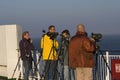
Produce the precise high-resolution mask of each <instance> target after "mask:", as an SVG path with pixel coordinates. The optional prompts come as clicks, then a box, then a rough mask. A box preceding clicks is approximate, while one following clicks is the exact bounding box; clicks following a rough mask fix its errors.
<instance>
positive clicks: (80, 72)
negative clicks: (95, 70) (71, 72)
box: [76, 67, 93, 80]
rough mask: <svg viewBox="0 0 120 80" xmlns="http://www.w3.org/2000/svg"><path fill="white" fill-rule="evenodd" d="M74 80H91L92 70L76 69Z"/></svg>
mask: <svg viewBox="0 0 120 80" xmlns="http://www.w3.org/2000/svg"><path fill="white" fill-rule="evenodd" d="M76 80H93V75H92V68H79V67H78V68H76Z"/></svg>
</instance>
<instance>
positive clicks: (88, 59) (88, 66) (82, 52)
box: [69, 24, 95, 80]
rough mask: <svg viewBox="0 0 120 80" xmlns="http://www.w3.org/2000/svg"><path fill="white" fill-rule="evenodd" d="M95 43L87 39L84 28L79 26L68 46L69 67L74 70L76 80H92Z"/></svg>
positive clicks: (81, 25)
mask: <svg viewBox="0 0 120 80" xmlns="http://www.w3.org/2000/svg"><path fill="white" fill-rule="evenodd" d="M94 51H95V41H94V39H90V38H88V37H87V33H86V32H85V26H84V25H83V24H79V25H78V26H77V33H76V35H75V36H73V37H72V39H71V40H70V44H69V65H70V67H71V68H75V69H76V71H75V74H76V79H77V80H93V76H92V68H93V67H94Z"/></svg>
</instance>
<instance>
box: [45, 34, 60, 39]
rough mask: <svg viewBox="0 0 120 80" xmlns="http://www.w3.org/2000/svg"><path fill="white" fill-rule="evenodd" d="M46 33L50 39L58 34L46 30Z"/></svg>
mask: <svg viewBox="0 0 120 80" xmlns="http://www.w3.org/2000/svg"><path fill="white" fill-rule="evenodd" d="M47 35H48V36H50V39H52V40H54V39H55V38H56V37H57V36H58V35H59V33H58V32H48V33H47Z"/></svg>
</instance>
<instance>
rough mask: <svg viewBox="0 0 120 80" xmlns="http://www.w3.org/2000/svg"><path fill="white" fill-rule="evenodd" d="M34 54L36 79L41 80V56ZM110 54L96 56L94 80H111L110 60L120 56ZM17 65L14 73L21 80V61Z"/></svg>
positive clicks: (108, 52)
mask: <svg viewBox="0 0 120 80" xmlns="http://www.w3.org/2000/svg"><path fill="white" fill-rule="evenodd" d="M34 53H35V56H36V63H37V69H38V71H37V78H38V79H41V76H40V74H39V73H41V72H40V71H41V68H42V67H43V65H44V64H42V67H41V66H40V64H39V59H40V55H41V54H40V53H39V51H38V50H36V51H35V52H34ZM110 53H111V51H103V54H104V55H103V56H102V55H101V54H98V56H97V68H96V67H95V68H94V69H93V76H94V80H112V72H111V68H112V67H111V65H112V64H111V61H112V59H120V55H109V54H110ZM113 53H114V51H112V54H113ZM119 53H120V51H119ZM40 61H41V60H40ZM40 63H41V62H40ZM19 65H21V66H19ZM19 65H18V67H17V69H19V70H18V72H15V74H16V73H19V74H20V73H21V75H18V77H17V79H18V78H20V77H21V78H23V74H22V63H21V60H20V62H19ZM107 65H108V66H107ZM95 66H96V65H95ZM33 68H35V67H34V65H33ZM33 71H34V70H33Z"/></svg>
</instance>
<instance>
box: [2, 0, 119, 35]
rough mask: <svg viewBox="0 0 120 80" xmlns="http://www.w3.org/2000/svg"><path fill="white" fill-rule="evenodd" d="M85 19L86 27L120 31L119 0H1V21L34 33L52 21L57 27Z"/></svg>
mask: <svg viewBox="0 0 120 80" xmlns="http://www.w3.org/2000/svg"><path fill="white" fill-rule="evenodd" d="M79 23H83V24H85V26H86V30H87V31H88V33H89V34H90V33H91V32H99V33H102V34H103V35H104V34H110V35H111V34H119V35H120V31H119V30H120V0H1V1H0V24H19V25H21V26H22V29H23V31H25V30H27V31H30V32H31V36H32V37H41V34H42V30H43V29H45V30H47V28H48V26H49V25H51V24H53V25H55V26H56V28H57V31H58V32H61V31H62V30H63V29H69V30H70V32H71V34H72V35H74V33H75V32H76V26H77V25H78V24H79Z"/></svg>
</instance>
